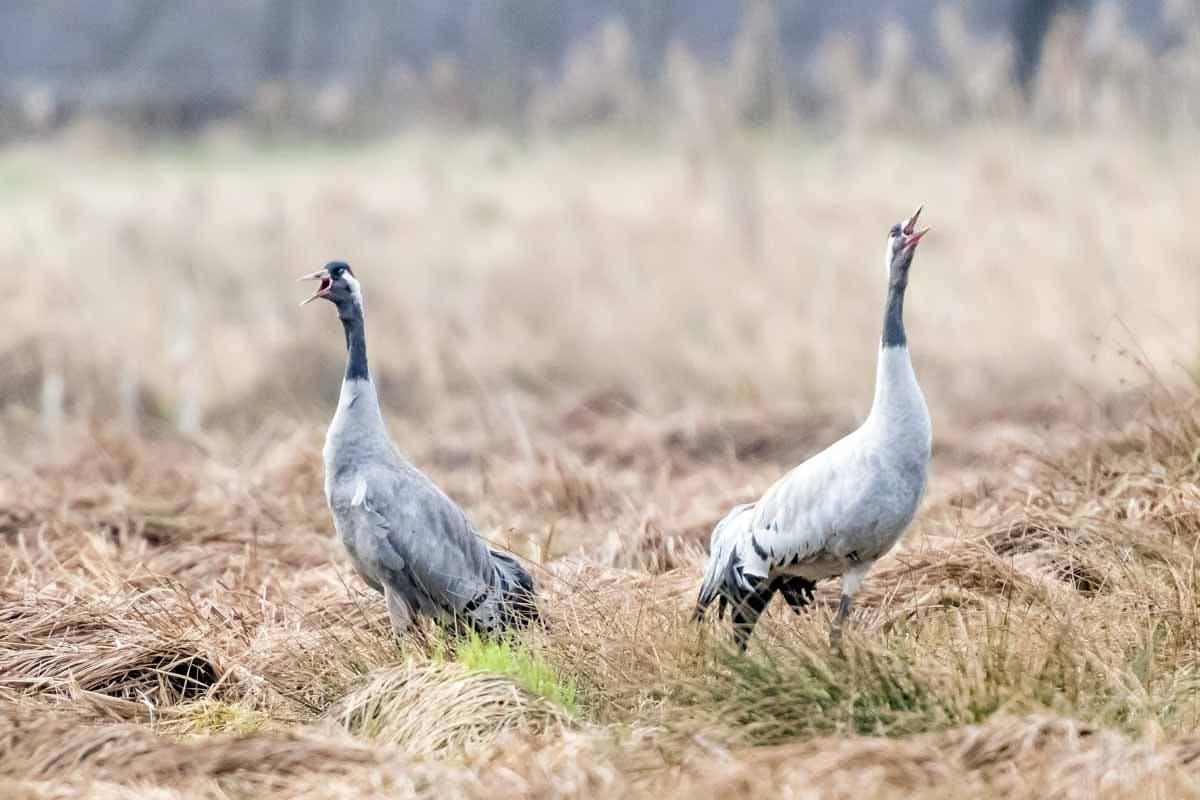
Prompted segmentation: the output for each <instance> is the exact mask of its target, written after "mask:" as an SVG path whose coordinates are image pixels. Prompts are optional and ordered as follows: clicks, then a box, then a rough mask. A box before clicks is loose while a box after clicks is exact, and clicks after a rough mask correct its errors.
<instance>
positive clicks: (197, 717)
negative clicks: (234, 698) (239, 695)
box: [167, 699, 271, 736]
mask: <svg viewBox="0 0 1200 800" xmlns="http://www.w3.org/2000/svg"><path fill="white" fill-rule="evenodd" d="M179 712H180V716H179V717H178V719H175V720H173V721H172V722H170V723H168V725H167V728H168V729H169V730H171V731H172V732H174V733H177V734H179V735H181V736H206V735H209V734H218V733H232V734H238V735H244V734H249V733H258V732H259V731H262V730H264V729H269V728H270V727H271V719H270V718H269V717H268V716H267V715H265V714H263V713H262V712H260V711H255V710H253V709H249V708H245V707H243V706H240V705H238V704H237V703H226V702H222V701H220V700H211V699H205V700H200V701H198V702H196V703H191V704H189V705H188V706H186V707H184V708H181V709H179Z"/></svg>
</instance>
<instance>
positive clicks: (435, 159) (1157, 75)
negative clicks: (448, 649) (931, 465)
mask: <svg viewBox="0 0 1200 800" xmlns="http://www.w3.org/2000/svg"><path fill="white" fill-rule="evenodd" d="M1198 140H1200V7H1198V5H1197V3H1195V2H1194V1H1193V0H1127V1H1126V2H1108V1H1105V2H1100V1H1094V2H1093V1H1089V0H1007V1H1003V2H1002V1H1001V0H986V1H985V0H976V1H974V2H962V3H954V2H935V0H894V1H889V2H883V1H882V0H844V1H843V2H840V3H824V2H810V1H809V0H743V1H741V2H733V1H732V0H720V1H719V2H718V1H717V0H688V2H672V1H671V0H653V1H652V2H648V1H647V0H472V2H462V1H456V2H443V0H436V2H435V1H434V0H357V1H355V2H332V1H330V0H295V2H287V1H286V0H238V1H237V2H233V1H232V0H218V1H214V2H204V3H200V2H187V1H185V0H114V2H108V3H80V2H73V1H71V0H46V1H45V2H41V3H37V4H21V3H9V4H3V5H2V6H0V275H2V276H3V279H4V284H5V286H6V291H5V292H4V293H3V295H2V297H0V304H2V306H3V313H4V318H5V320H6V323H7V332H6V335H5V336H4V337H3V341H2V342H0V375H3V380H2V382H0V409H2V410H3V415H4V419H5V425H4V427H5V434H4V435H5V436H8V437H11V436H17V435H20V433H21V432H26V433H33V432H36V433H39V434H40V433H41V432H56V431H60V430H62V429H63V427H64V426H66V425H69V424H70V423H71V422H72V421H79V420H86V421H88V422H89V423H91V424H94V423H100V424H118V425H123V426H128V427H130V428H132V429H135V430H140V431H142V432H144V433H152V434H171V435H175V434H176V433H182V434H184V435H186V436H200V437H203V436H215V435H220V434H222V433H223V432H230V433H237V434H241V433H244V432H246V431H250V430H261V429H263V426H264V425H265V424H266V423H267V422H268V421H270V420H276V419H282V420H296V419H301V420H313V421H314V423H315V422H316V421H323V420H324V419H325V418H326V417H328V415H329V414H330V413H331V411H332V407H333V405H334V403H335V399H336V395H337V391H338V388H339V382H340V377H341V369H342V359H343V342H342V334H341V331H340V330H338V326H337V322H336V320H335V319H334V314H333V312H332V310H331V309H330V308H328V307H324V306H322V305H317V306H309V307H306V308H304V309H299V308H297V304H298V302H299V300H301V299H302V298H303V297H304V296H305V295H306V293H307V291H308V289H307V287H305V286H297V285H296V284H294V283H292V279H293V278H294V277H295V276H297V275H300V274H303V273H307V272H310V271H312V270H314V269H316V268H317V267H319V266H321V265H322V264H323V263H325V262H326V261H328V260H331V259H344V260H347V261H349V262H350V263H351V264H353V265H354V266H355V268H356V272H357V273H358V274H359V275H360V277H361V279H362V282H363V284H364V287H365V292H366V302H367V313H368V335H369V340H370V345H371V351H370V355H371V359H372V366H373V369H374V371H375V373H376V374H377V376H378V378H379V381H380V383H381V385H382V391H383V394H384V398H385V405H386V406H387V407H388V408H389V409H390V410H391V412H393V413H394V414H395V415H397V417H398V418H399V419H400V420H402V422H401V423H398V424H403V425H411V427H412V430H410V431H407V434H408V435H410V436H413V437H418V436H424V437H427V438H428V440H429V441H430V442H441V443H443V444H444V443H445V442H446V441H450V440H453V439H454V438H455V437H456V436H459V437H466V439H464V441H470V436H469V431H472V430H477V431H481V432H482V433H481V434H480V435H483V436H499V437H501V438H502V439H504V441H505V442H507V443H508V444H507V445H506V446H509V447H511V448H516V450H517V451H520V452H523V453H525V455H526V456H527V457H530V458H534V457H535V456H536V452H537V450H538V447H539V446H541V444H540V442H541V439H539V438H538V437H537V436H536V435H534V434H531V433H530V431H531V430H535V431H536V429H537V427H538V426H539V425H540V424H543V423H544V424H545V425H549V424H550V423H554V424H558V423H560V422H562V420H564V419H568V420H576V421H577V420H578V419H580V417H579V416H578V414H580V413H586V414H590V415H592V416H593V417H594V416H596V415H601V416H603V415H622V414H628V413H629V412H633V411H636V412H637V413H638V414H641V415H644V416H645V417H647V418H650V419H663V418H665V417H667V416H669V415H671V414H685V415H686V414H692V415H693V416H692V417H688V419H691V420H693V421H694V420H696V419H721V420H728V419H729V418H737V419H742V418H743V417H745V418H747V419H755V420H773V421H776V422H778V424H779V425H780V426H783V427H786V426H787V425H790V424H792V422H794V421H795V420H796V419H797V418H804V419H820V418H823V417H821V416H820V415H822V414H826V415H832V416H831V417H830V418H832V419H834V420H835V421H836V425H849V424H852V423H853V422H854V421H855V420H856V419H861V417H862V416H863V415H864V414H865V412H866V410H867V408H868V406H869V402H870V391H871V388H870V387H871V384H872V382H873V380H874V368H873V364H874V358H875V351H876V342H877V337H878V331H879V324H880V320H881V316H882V302H883V295H884V282H883V265H882V264H881V263H880V262H881V258H880V256H881V251H882V248H883V243H884V240H885V237H886V233H887V230H888V228H889V227H890V226H891V224H892V223H894V222H895V221H897V220H899V219H901V218H903V217H905V216H907V215H908V214H909V213H911V211H912V209H913V208H914V207H915V206H916V205H917V204H918V203H925V204H926V212H925V218H926V219H927V220H928V223H929V224H930V225H932V226H933V233H932V234H931V235H930V236H929V238H928V239H927V240H926V242H925V244H923V245H922V252H921V254H920V256H919V258H918V260H917V264H916V267H915V271H914V276H913V280H912V284H911V288H910V291H909V304H908V311H907V313H908V321H909V328H910V339H911V346H912V350H913V354H914V360H915V362H916V365H917V369H918V373H919V375H920V377H921V379H922V381H923V383H924V385H925V389H926V394H927V395H928V396H929V400H930V405H931V407H932V408H933V410H934V416H935V419H937V420H939V422H941V423H942V424H941V426H940V427H939V430H940V431H941V432H942V433H943V435H942V436H941V437H940V438H941V443H940V446H942V447H943V448H945V447H953V446H957V445H958V444H959V442H960V439H962V438H963V437H966V436H967V435H968V434H969V433H973V432H975V431H977V430H978V429H979V428H978V425H979V424H980V422H981V421H989V422H994V423H996V424H999V425H1006V426H1010V427H1015V428H1017V429H1021V430H1023V429H1028V428H1030V427H1031V424H1032V423H1034V422H1038V423H1041V422H1044V421H1045V420H1046V418H1047V416H1050V417H1054V416H1056V415H1058V416H1062V417H1067V418H1070V417H1071V416H1072V415H1074V414H1077V413H1078V410H1079V408H1080V404H1081V403H1082V404H1084V405H1085V406H1088V407H1091V406H1101V405H1103V404H1104V403H1105V402H1107V400H1108V399H1110V398H1112V397H1115V396H1118V395H1119V393H1120V391H1121V390H1122V389H1121V387H1122V381H1129V380H1136V379H1138V378H1145V377H1147V376H1151V377H1153V378H1154V379H1155V380H1170V378H1168V377H1165V376H1167V375H1168V374H1177V375H1178V374H1180V371H1179V369H1178V368H1179V367H1181V366H1182V367H1183V368H1184V372H1186V370H1188V369H1190V368H1191V366H1192V364H1193V363H1194V361H1195V351H1196V344H1197V329H1196V328H1197V325H1196V314H1195V304H1196V301H1197V299H1200V298H1198V292H1197V288H1198V278H1197V268H1196V265H1197V263H1200V234H1198V233H1197V224H1196V222H1195V219H1196V210H1197V208H1200V196H1198V193H1200V161H1198V160H1197V159H1196V158H1195V152H1196V146H1197V143H1198ZM1056 409H1057V411H1056ZM573 414H574V415H575V416H572V415H573ZM589 418H590V417H589ZM548 421H549V422H548ZM689 424H690V423H689ZM764 424H766V423H764ZM771 424H774V423H771ZM956 426H958V427H956ZM434 430H440V431H441V433H440V434H435V433H433V431H434ZM722 430H727V427H726V428H722ZM768 430H769V431H774V430H775V428H773V427H770V426H769V425H768ZM956 430H958V431H961V432H962V437H959V436H956V435H955V434H954V431H956ZM765 435H766V434H764V436H765ZM531 436H533V439H532V440H531V439H530V437H531ZM766 438H768V439H770V436H767V437H766ZM420 441H426V439H420ZM414 446H415V447H416V448H417V449H418V450H420V447H421V446H420V445H417V444H414ZM429 446H430V447H433V446H434V445H433V444H430V445H429ZM451 461H453V459H451Z"/></svg>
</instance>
